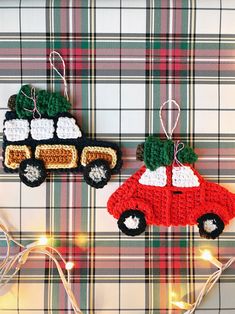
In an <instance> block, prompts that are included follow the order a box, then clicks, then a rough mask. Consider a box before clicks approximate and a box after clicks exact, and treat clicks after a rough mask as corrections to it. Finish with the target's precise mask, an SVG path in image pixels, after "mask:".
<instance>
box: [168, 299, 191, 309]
mask: <svg viewBox="0 0 235 314" xmlns="http://www.w3.org/2000/svg"><path fill="white" fill-rule="evenodd" d="M171 303H172V304H173V305H175V306H177V307H178V308H179V309H181V310H191V308H192V304H189V303H186V302H183V301H175V302H171Z"/></svg>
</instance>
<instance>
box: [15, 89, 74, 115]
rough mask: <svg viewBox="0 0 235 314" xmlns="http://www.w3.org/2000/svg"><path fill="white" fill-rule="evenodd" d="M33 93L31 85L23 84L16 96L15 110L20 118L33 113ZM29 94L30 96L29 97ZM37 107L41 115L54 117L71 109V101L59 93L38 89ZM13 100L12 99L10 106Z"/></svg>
mask: <svg viewBox="0 0 235 314" xmlns="http://www.w3.org/2000/svg"><path fill="white" fill-rule="evenodd" d="M30 95H31V86H29V85H23V86H22V87H21V89H20V90H19V93H18V94H17V95H16V97H15V111H16V114H17V116H18V118H23V119H24V118H28V117H32V115H33V107H34V103H33V100H32V98H31V97H30ZM27 96H28V97H27ZM36 97H37V109H38V111H39V113H40V115H47V116H48V117H54V116H56V115H57V114H59V113H62V112H67V111H68V110H69V109H71V104H70V102H69V101H68V100H67V99H66V98H65V97H64V96H62V95H60V94H59V93H52V92H48V91H45V90H37V91H36ZM11 102H12V100H11V99H10V106H11Z"/></svg>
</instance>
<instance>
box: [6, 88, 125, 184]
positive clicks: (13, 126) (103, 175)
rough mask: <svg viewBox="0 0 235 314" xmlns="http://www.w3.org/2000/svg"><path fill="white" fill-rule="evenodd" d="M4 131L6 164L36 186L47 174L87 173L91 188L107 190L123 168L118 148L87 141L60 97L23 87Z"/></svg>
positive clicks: (12, 100) (10, 103) (14, 99)
mask: <svg viewBox="0 0 235 314" xmlns="http://www.w3.org/2000/svg"><path fill="white" fill-rule="evenodd" d="M8 107H9V108H10V111H7V112H6V115H5V121H4V129H3V166H4V170H5V171H6V172H19V176H20V179H21V181H22V182H23V183H25V184H26V185H28V186H30V187H36V186H39V185H40V184H41V183H42V182H43V181H44V180H45V178H46V176H47V172H50V171H51V172H55V171H59V172H65V171H66V172H68V171H73V172H83V175H84V179H85V181H86V182H87V184H89V185H90V186H93V187H95V188H102V187H103V186H104V185H105V184H107V182H108V181H109V180H110V176H111V174H114V173H117V172H118V171H119V170H120V168H121V166H122V160H121V151H120V148H119V147H118V145H116V144H114V143H109V142H103V141H97V140H92V139H89V138H87V137H86V136H85V135H84V134H83V133H82V132H81V130H80V128H79V126H78V124H77V122H76V119H75V118H74V117H73V116H72V115H71V114H70V113H69V112H68V110H69V109H70V107H71V104H70V103H69V101H68V100H67V99H66V98H65V97H63V96H61V95H60V94H58V93H50V92H47V91H45V90H35V89H34V88H32V87H30V86H29V85H24V86H22V87H21V89H20V91H19V93H18V94H17V95H12V96H11V97H10V98H9V101H8Z"/></svg>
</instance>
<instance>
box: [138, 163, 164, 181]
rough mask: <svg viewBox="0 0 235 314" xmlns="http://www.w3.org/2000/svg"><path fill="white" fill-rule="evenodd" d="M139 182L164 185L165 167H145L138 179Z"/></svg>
mask: <svg viewBox="0 0 235 314" xmlns="http://www.w3.org/2000/svg"><path fill="white" fill-rule="evenodd" d="M139 183H140V184H143V185H152V186H166V183H167V175H166V167H159V168H157V169H156V170H154V171H151V170H149V169H146V170H145V172H144V173H143V174H142V176H141V177H140V179H139Z"/></svg>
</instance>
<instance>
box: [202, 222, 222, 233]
mask: <svg viewBox="0 0 235 314" xmlns="http://www.w3.org/2000/svg"><path fill="white" fill-rule="evenodd" d="M203 227H204V230H205V231H206V232H207V233H211V232H213V231H214V230H216V229H217V228H218V227H217V226H216V224H215V223H214V220H213V219H207V220H205V221H204V222H203Z"/></svg>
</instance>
